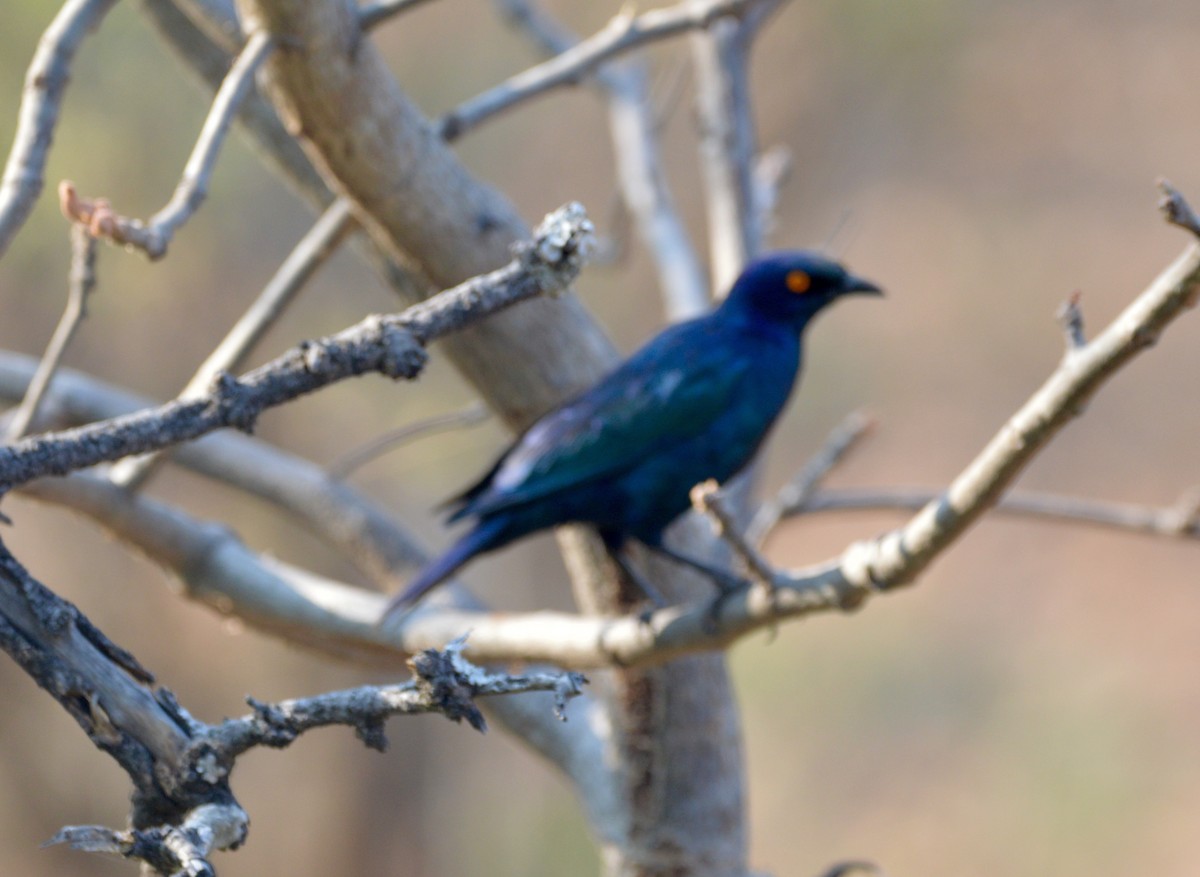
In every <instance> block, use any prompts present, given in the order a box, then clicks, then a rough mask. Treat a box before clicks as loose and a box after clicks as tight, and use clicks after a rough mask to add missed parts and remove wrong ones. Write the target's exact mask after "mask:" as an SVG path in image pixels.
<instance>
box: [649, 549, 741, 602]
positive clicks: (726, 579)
mask: <svg viewBox="0 0 1200 877" xmlns="http://www.w3.org/2000/svg"><path fill="white" fill-rule="evenodd" d="M643 544H644V545H645V546H646V547H647V548H649V549H650V550H651V551H655V552H657V553H659V554H661V555H662V556H663V557H666V558H668V559H669V560H673V561H675V562H676V563H678V564H681V565H682V566H688V567H691V568H692V569H694V570H695V571H696V572H698V573H700V574H701V575H703V576H707V577H708V578H709V579H712V582H713V584H714V585H716V586H717V590H719V591H720V592H721V593H722V594H725V593H728V592H733V591H736V590H738V589H739V588H744V587H746V585H747V584H748V582H747V581H746V580H745V579H743V578H742V577H741V576H737V575H734V574H733V573H731V572H729V570H726V569H722V568H721V567H719V566H715V565H713V564H711V563H707V562H706V561H703V560H698V559H696V558H695V557H692V556H691V555H688V554H683V553H682V552H679V551H676V550H675V549H674V548H668V547H667V546H666V545H663V544H661V543H660V544H658V545H653V544H651V543H649V542H646V543H643Z"/></svg>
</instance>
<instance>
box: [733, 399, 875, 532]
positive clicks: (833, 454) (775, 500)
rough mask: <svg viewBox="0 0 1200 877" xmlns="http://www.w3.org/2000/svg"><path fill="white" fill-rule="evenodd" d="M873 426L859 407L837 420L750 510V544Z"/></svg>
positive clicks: (795, 505) (787, 512)
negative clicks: (820, 443)
mask: <svg viewBox="0 0 1200 877" xmlns="http://www.w3.org/2000/svg"><path fill="white" fill-rule="evenodd" d="M874 427H875V421H874V420H873V419H872V418H870V417H868V416H867V415H866V414H864V413H862V412H861V411H855V412H853V413H852V414H850V415H849V416H848V417H847V418H846V419H845V420H843V421H842V422H841V423H839V424H838V426H837V428H836V429H835V430H834V431H833V432H831V433H830V434H829V437H828V438H827V439H825V444H824V445H823V446H822V447H821V449H820V450H819V451H817V453H816V454H814V455H813V457H812V458H811V459H810V460H809V461H808V463H807V464H805V466H804V468H803V469H801V470H800V471H799V472H798V473H796V476H795V477H794V478H793V479H792V480H791V481H789V482H788V483H787V484H785V485H784V486H783V487H782V488H780V490H779V492H778V493H776V494H775V496H773V497H772V498H771V499H769V500H767V501H766V502H764V503H763V504H762V505H760V506H759V507H758V510H757V511H756V512H755V513H754V517H753V518H752V519H751V520H750V525H749V526H748V527H747V528H746V541H747V542H749V543H750V544H751V545H762V543H763V541H764V540H765V539H766V538H767V536H768V535H769V534H770V532H771V531H772V530H773V529H775V525H776V524H778V523H779V521H780V520H781V519H782V518H784V517H785V516H787V515H790V514H793V512H792V510H793V509H795V508H800V507H803V505H804V503H805V502H806V501H807V500H808V498H809V497H810V496H811V495H812V493H813V491H814V490H816V489H817V487H818V486H819V485H820V484H821V482H822V481H823V480H824V479H825V476H827V475H828V474H829V473H830V472H831V471H832V470H833V468H834V467H835V466H837V465H838V463H840V462H841V461H842V460H843V459H844V458H845V456H846V454H848V453H849V452H850V450H851V449H852V448H854V447H855V446H857V445H858V443H859V441H860V440H861V439H863V438H865V437H866V435H867V434H868V433H869V432H870V431H871V430H872V429H874Z"/></svg>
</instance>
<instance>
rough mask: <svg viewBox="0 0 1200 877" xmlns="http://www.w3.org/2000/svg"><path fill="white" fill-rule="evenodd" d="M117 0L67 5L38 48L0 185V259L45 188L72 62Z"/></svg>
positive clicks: (74, 0) (70, 0) (69, 2)
mask: <svg viewBox="0 0 1200 877" xmlns="http://www.w3.org/2000/svg"><path fill="white" fill-rule="evenodd" d="M115 2H116V0H67V2H66V3H65V4H64V5H63V7H62V9H60V10H59V13H58V15H56V16H55V17H54V21H53V22H51V23H50V26H49V27H48V28H46V32H45V33H43V34H42V38H41V40H40V41H39V42H38V48H37V52H36V53H35V54H34V56H33V61H32V62H31V63H30V65H29V70H28V72H27V73H26V74H25V89H24V92H23V94H22V96H21V112H20V115H19V116H18V119H17V133H16V136H15V137H14V138H13V145H12V150H11V151H10V152H9V154H8V162H7V164H6V165H5V166H4V179H3V180H0V256H3V255H4V253H5V251H6V250H8V245H9V244H10V243H12V239H13V238H14V237H16V234H17V232H18V231H20V229H21V226H23V225H24V224H25V220H26V219H28V218H29V214H30V213H31V212H32V211H33V205H34V204H35V203H36V202H37V198H38V195H40V194H41V192H42V186H43V185H44V184H45V176H44V174H45V170H46V160H47V158H49V155H50V146H51V144H52V143H53V141H54V128H55V126H56V125H57V124H58V110H59V106H60V104H61V103H62V98H63V93H64V92H65V91H66V88H67V82H68V81H69V80H70V69H71V61H72V60H73V59H74V57H75V53H76V52H77V51H78V50H79V46H80V44H81V43H82V42H83V38H84V37H85V36H87V35H88V34H89V33H91V32H92V31H93V30H94V29H95V28H96V27H97V26H98V25H99V24H100V21H101V20H102V19H103V18H104V16H105V15H106V14H107V13H108V10H110V9H111V8H112V7H113V5H114V4H115Z"/></svg>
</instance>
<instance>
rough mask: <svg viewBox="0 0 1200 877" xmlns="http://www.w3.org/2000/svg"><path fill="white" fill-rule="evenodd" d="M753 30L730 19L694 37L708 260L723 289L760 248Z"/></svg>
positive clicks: (717, 287)
mask: <svg viewBox="0 0 1200 877" xmlns="http://www.w3.org/2000/svg"><path fill="white" fill-rule="evenodd" d="M750 34H751V31H750V30H749V29H747V28H746V27H745V25H744V24H743V23H742V22H739V21H736V20H732V19H730V20H724V21H719V22H715V23H714V24H713V26H712V27H710V28H708V29H707V30H706V31H702V32H699V33H696V34H693V36H692V37H691V40H692V50H693V51H692V59H693V63H694V66H695V69H696V115H697V119H698V124H699V126H700V164H701V170H702V175H703V179H704V189H705V193H706V195H707V200H708V244H709V259H710V260H711V263H712V272H711V273H712V279H713V286H714V288H716V289H719V290H726V289H728V288H729V287H730V285H732V283H733V281H734V279H735V278H736V277H737V276H738V274H739V273H741V270H742V268H743V266H744V265H745V264H746V263H747V262H748V261H750V260H751V259H753V258H754V256H755V255H756V254H757V253H758V251H759V250H760V249H761V247H762V229H761V228H760V222H759V220H760V218H761V217H760V211H759V209H758V206H757V204H756V200H757V198H756V191H755V184H754V157H755V154H756V151H757V145H756V143H755V133H754V120H753V118H752V112H753V101H752V100H751V99H750V84H749V69H748V68H749V49H750V46H749V43H750Z"/></svg>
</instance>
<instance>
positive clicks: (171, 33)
mask: <svg viewBox="0 0 1200 877" xmlns="http://www.w3.org/2000/svg"><path fill="white" fill-rule="evenodd" d="M224 7H228V8H227V9H224ZM139 10H140V11H141V12H142V14H143V15H145V16H146V18H147V19H149V21H150V24H151V26H152V27H153V28H154V29H155V31H156V33H157V35H158V36H159V37H161V38H162V40H163V42H164V43H166V44H167V46H169V47H170V48H171V50H172V51H174V52H175V53H176V54H177V55H178V56H179V59H180V61H182V63H183V66H184V68H185V69H186V70H187V71H188V72H189V73H192V74H193V75H194V76H195V78H196V79H197V81H198V84H199V85H200V87H201V89H202V90H203V92H204V93H206V94H207V95H208V96H209V100H211V99H212V97H213V96H214V95H215V94H216V93H217V90H218V89H219V88H220V87H221V83H222V82H223V81H224V80H225V76H226V75H227V74H228V73H229V67H230V65H231V64H232V63H233V59H234V58H235V57H237V53H238V51H239V50H240V49H241V46H242V33H241V28H240V27H239V25H238V21H237V18H236V16H235V14H234V12H233V3H232V2H221V3H215V4H214V3H208V2H197V0H171V2H162V0H158V2H150V3H142V4H140V5H139ZM185 11H186V14H185ZM236 116H237V122H238V123H239V124H240V125H241V128H242V132H243V133H244V134H245V135H247V137H248V139H249V141H250V142H252V143H254V144H255V145H256V146H258V147H259V148H260V149H261V150H262V154H263V155H264V157H265V158H266V160H267V162H268V164H270V163H274V165H275V167H276V169H277V170H279V171H280V172H281V176H282V177H283V178H284V179H285V180H287V181H288V182H289V183H290V184H291V185H292V186H293V187H294V188H295V189H296V190H298V192H299V193H300V194H301V195H303V196H304V197H305V198H306V200H307V201H308V202H309V204H311V205H314V206H315V207H316V208H317V209H323V208H324V207H326V206H327V205H328V204H329V202H330V201H331V200H332V199H333V194H332V193H331V192H330V191H329V187H328V186H327V185H326V184H325V181H324V180H323V179H322V178H321V175H320V173H318V172H317V170H316V169H315V168H314V167H313V165H312V162H311V161H310V160H309V158H308V156H307V155H305V154H304V149H303V147H301V145H300V143H299V141H298V140H297V139H296V138H295V137H293V136H292V135H291V134H290V133H289V132H288V130H287V129H286V128H285V127H284V125H283V122H281V121H280V120H279V116H278V115H277V114H276V112H275V110H274V108H273V107H272V106H271V103H270V102H269V101H268V100H267V98H266V97H264V96H263V94H262V92H261V91H260V90H259V89H257V88H252V89H251V91H250V92H249V93H248V94H247V95H246V97H245V98H244V99H243V100H242V102H241V105H240V106H239V107H238V111H237V114H236Z"/></svg>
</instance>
